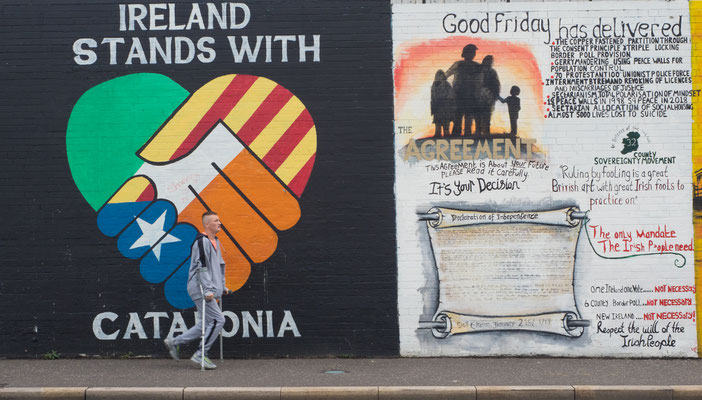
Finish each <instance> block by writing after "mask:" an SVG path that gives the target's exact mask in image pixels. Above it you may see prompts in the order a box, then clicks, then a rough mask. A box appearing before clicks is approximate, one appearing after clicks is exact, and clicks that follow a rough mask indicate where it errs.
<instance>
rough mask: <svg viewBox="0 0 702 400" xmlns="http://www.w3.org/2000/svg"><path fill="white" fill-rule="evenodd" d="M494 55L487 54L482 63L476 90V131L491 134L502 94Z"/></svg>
mask: <svg viewBox="0 0 702 400" xmlns="http://www.w3.org/2000/svg"><path fill="white" fill-rule="evenodd" d="M492 64H493V57H492V56H485V58H483V63H482V64H481V65H480V74H479V79H478V82H479V83H478V87H477V91H476V109H477V112H476V121H475V126H476V132H477V133H479V134H482V135H489V134H490V120H492V112H493V110H494V109H495V102H496V101H497V97H498V96H499V95H500V78H499V77H498V76H497V71H495V69H494V68H492Z"/></svg>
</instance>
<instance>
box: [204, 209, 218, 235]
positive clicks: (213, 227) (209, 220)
mask: <svg viewBox="0 0 702 400" xmlns="http://www.w3.org/2000/svg"><path fill="white" fill-rule="evenodd" d="M202 226H203V227H204V228H205V233H207V234H208V235H209V234H212V235H214V234H217V233H218V232H219V231H220V230H222V223H221V222H219V216H218V215H217V213H216V212H214V211H207V212H206V213H204V214H202Z"/></svg>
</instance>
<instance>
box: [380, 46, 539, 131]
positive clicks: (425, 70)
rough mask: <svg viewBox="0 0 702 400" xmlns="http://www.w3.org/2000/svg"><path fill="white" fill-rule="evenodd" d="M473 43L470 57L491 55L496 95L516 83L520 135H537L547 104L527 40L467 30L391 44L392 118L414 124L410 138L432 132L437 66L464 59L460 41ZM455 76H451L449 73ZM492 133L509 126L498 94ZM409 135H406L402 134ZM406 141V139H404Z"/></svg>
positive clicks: (504, 93) (506, 92) (478, 58)
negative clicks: (457, 34)
mask: <svg viewBox="0 0 702 400" xmlns="http://www.w3.org/2000/svg"><path fill="white" fill-rule="evenodd" d="M470 43H473V44H474V45H476V46H477V47H478V50H477V52H476V56H475V58H474V59H473V61H475V62H477V63H481V62H482V60H483V58H484V57H485V56H487V55H492V56H493V57H494V64H493V68H494V69H495V70H496V71H497V74H498V76H499V79H500V85H501V89H500V96H502V97H503V98H505V97H507V96H509V91H510V88H511V87H512V86H513V85H516V86H519V88H520V89H521V93H520V94H519V98H520V99H521V111H520V112H519V120H518V126H519V134H518V136H519V137H521V138H534V139H537V141H540V139H541V127H542V125H543V119H544V115H545V113H546V108H547V107H548V106H546V105H544V102H545V101H546V95H544V93H543V85H542V83H541V82H542V79H541V72H540V70H539V67H538V65H537V63H536V59H535V58H534V55H533V54H532V52H531V50H530V48H529V47H528V46H525V45H522V44H515V43H510V42H504V41H495V40H485V39H477V38H471V37H466V36H461V37H451V38H446V39H436V40H426V41H419V40H418V41H413V42H409V43H406V44H404V45H402V46H399V47H398V48H397V49H396V50H395V60H396V61H395V66H394V81H395V120H396V121H397V123H398V124H401V125H411V126H412V133H413V137H412V139H421V138H424V137H431V136H433V135H434V124H433V123H432V116H431V111H430V100H431V85H432V83H433V82H434V75H435V74H436V71H438V70H439V69H441V70H443V71H444V72H446V71H447V70H448V69H449V68H450V67H451V65H453V63H454V62H456V61H459V60H462V59H463V58H461V53H462V51H463V47H464V46H466V45H467V44H470ZM449 82H453V77H450V78H449ZM491 121H492V126H491V133H493V134H502V133H506V132H509V131H510V124H509V114H508V112H507V105H506V104H503V103H501V102H500V101H499V100H498V101H497V103H496V104H495V110H494V112H493V114H492V120H491ZM406 139H407V141H409V139H410V138H409V137H407V138H406ZM405 144H406V143H405Z"/></svg>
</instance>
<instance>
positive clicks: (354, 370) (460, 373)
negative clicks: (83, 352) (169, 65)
mask: <svg viewBox="0 0 702 400" xmlns="http://www.w3.org/2000/svg"><path fill="white" fill-rule="evenodd" d="M213 361H214V362H215V363H216V364H218V368H217V369H216V370H213V371H206V372H200V370H199V366H198V365H195V364H194V363H192V362H190V361H188V360H183V361H174V360H170V359H127V360H111V359H72V360H63V359H60V360H0V387H48V386H83V387H88V386H90V387H97V386H131V387H165V386H171V387H197V386H214V387H218V386H219V387H224V386H239V387H278V386H280V387H301V386H468V385H475V386H492V385H496V386H522V385H527V386H532V385H701V384H702V359H582V358H380V359H377V358H376V359H337V358H321V359H264V360H261V359H258V360H235V359H227V360H224V361H223V362H222V361H219V360H217V359H213ZM328 371H335V372H334V373H328ZM341 371H343V372H341Z"/></svg>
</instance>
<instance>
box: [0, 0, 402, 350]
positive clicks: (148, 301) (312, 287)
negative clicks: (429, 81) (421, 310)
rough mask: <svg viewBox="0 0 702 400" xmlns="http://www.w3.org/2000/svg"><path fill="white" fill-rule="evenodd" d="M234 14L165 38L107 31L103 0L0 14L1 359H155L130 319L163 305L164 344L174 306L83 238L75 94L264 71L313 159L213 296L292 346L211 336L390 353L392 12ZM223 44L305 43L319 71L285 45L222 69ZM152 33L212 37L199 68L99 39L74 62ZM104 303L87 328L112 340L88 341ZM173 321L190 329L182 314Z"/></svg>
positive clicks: (86, 231) (112, 243)
mask: <svg viewBox="0 0 702 400" xmlns="http://www.w3.org/2000/svg"><path fill="white" fill-rule="evenodd" d="M132 4H136V3H132ZM140 4H146V5H147V6H148V2H146V1H142V2H141V3H140ZM199 4H201V5H202V6H203V9H205V7H206V6H205V4H206V3H205V2H202V3H199ZM246 4H247V6H248V7H249V8H250V10H251V20H250V22H249V23H248V25H247V26H246V27H245V28H244V29H240V30H233V31H230V30H221V29H215V30H211V31H202V30H199V29H193V30H190V31H178V32H173V31H168V30H166V31H141V30H137V31H130V32H124V31H120V30H119V3H118V2H112V1H104V0H101V1H94V0H90V1H87V0H84V1H82V2H79V1H69V0H59V1H52V2H49V1H30V2H24V1H22V2H19V1H15V2H13V3H8V2H3V5H0V15H2V20H3V23H2V24H0V80H1V81H2V94H3V96H2V97H1V98H0V112H1V115H2V118H0V132H1V134H0V152H1V154H0V163H1V165H2V166H1V167H0V169H1V170H2V171H3V173H2V175H1V178H0V179H1V180H0V182H1V185H2V196H0V212H1V213H2V217H1V218H0V221H2V229H0V232H1V233H0V235H1V236H0V254H2V262H0V356H1V357H41V356H42V355H43V354H45V353H47V352H49V351H52V350H53V351H56V352H58V353H61V354H62V355H63V356H64V357H65V356H77V355H79V354H88V355H95V354H98V355H102V356H120V355H123V354H128V353H130V352H131V353H132V354H135V355H139V354H149V355H154V356H166V353H165V351H164V349H163V346H162V343H161V339H157V338H154V334H153V322H152V321H153V320H152V319H146V318H144V317H145V314H146V313H148V312H168V314H169V316H170V317H169V318H163V319H161V328H160V336H161V337H164V336H165V335H166V334H167V333H168V328H169V326H170V323H171V321H172V315H173V314H172V313H173V312H174V311H182V310H177V309H175V308H174V307H172V306H170V305H169V304H168V303H167V302H166V300H165V299H164V296H163V292H162V290H161V288H160V287H159V285H152V284H149V283H147V282H146V281H144V280H143V279H142V277H141V276H140V274H139V267H138V261H136V260H129V259H126V258H124V257H123V256H122V255H121V254H120V253H119V252H118V250H117V245H116V242H117V240H116V239H114V238H109V237H106V236H105V235H103V234H102V233H101V232H100V231H99V230H98V227H97V225H96V212H95V211H94V210H93V209H92V208H91V207H90V206H89V205H88V204H87V202H86V201H85V200H84V199H83V197H82V196H81V194H80V192H79V191H78V189H77V187H76V184H75V183H74V181H73V178H72V176H71V172H70V169H69V165H68V161H67V156H66V128H67V123H68V119H69V116H70V114H71V110H72V108H73V106H74V105H75V103H76V101H77V100H78V99H79V98H80V96H81V95H82V94H83V93H84V92H85V91H87V90H88V89H90V88H91V87H93V86H95V85H98V84H100V83H102V82H105V81H108V80H110V79H113V78H116V77H120V76H124V75H128V74H133V73H141V72H152V73H159V74H163V75H166V76H168V77H169V78H171V79H172V80H174V81H176V82H177V83H179V84H180V85H181V86H183V88H185V89H187V90H188V91H190V92H193V91H194V90H196V89H197V88H199V87H200V86H202V85H203V84H204V83H206V82H208V81H210V80H211V79H213V78H215V77H218V76H221V75H226V74H232V73H237V74H252V75H257V76H263V77H266V78H268V79H272V80H274V81H276V82H278V83H279V84H281V85H283V86H284V87H286V88H287V89H289V90H290V91H291V92H293V93H294V94H295V95H296V96H297V97H298V98H299V99H300V100H302V101H303V103H304V104H305V105H306V107H307V108H308V110H309V111H310V114H311V115H312V116H313V118H314V122H315V124H316V128H317V156H316V161H315V166H314V169H313V170H312V173H311V177H310V180H309V183H308V186H307V188H306V190H305V192H304V194H303V195H302V196H301V199H300V206H301V209H302V218H301V219H300V221H299V222H298V223H297V225H296V226H294V227H293V228H291V229H289V230H287V231H284V232H282V233H280V237H279V239H280V240H279V245H278V249H277V250H276V252H275V253H274V255H273V256H272V257H271V258H270V259H268V260H267V261H265V262H263V263H261V264H258V265H255V266H254V267H253V269H252V273H251V276H250V277H249V279H248V282H247V283H246V284H245V286H244V287H243V288H242V289H241V290H239V291H237V292H236V293H235V294H233V295H232V296H230V297H228V298H227V299H226V303H225V309H226V310H231V311H233V312H234V313H235V314H237V315H238V316H239V317H241V312H242V311H248V312H250V313H251V314H253V315H256V311H257V310H261V311H264V315H265V311H273V313H274V314H273V315H274V316H275V319H276V320H275V321H274V325H275V332H276V333H277V332H278V326H279V324H280V319H281V318H282V312H283V310H289V311H290V312H291V313H292V315H293V316H294V319H295V322H296V325H297V328H298V329H299V331H300V334H301V336H300V337H294V336H293V335H291V334H290V332H288V333H287V335H285V336H284V337H282V338H270V337H262V338H259V337H250V338H243V337H242V335H241V332H242V329H241V328H240V329H239V331H238V334H236V335H235V336H233V337H231V338H227V339H226V341H225V349H226V355H227V356H230V357H269V356H273V357H276V356H310V357H312V356H329V355H350V356H383V355H385V356H391V355H397V353H398V347H399V344H398V323H397V284H396V280H397V272H396V242H395V220H394V218H395V212H394V202H393V175H394V170H393V168H394V167H393V156H392V154H393V151H392V145H393V143H392V130H393V125H392V119H393V116H392V93H393V91H392V75H391V70H392V69H391V48H392V46H391V37H390V2H381V1H379V2H368V1H348V0H344V1H305V2H290V1H280V2H272V1H258V0H257V1H250V2H247V3H246ZM190 10H191V6H190V2H189V1H188V2H176V17H177V23H183V22H184V21H186V20H187V19H188V15H189V13H190ZM227 35H248V36H250V37H251V38H252V39H253V38H254V37H255V36H256V35H307V37H309V38H311V37H312V35H320V39H321V49H320V62H310V60H309V59H308V61H307V62H299V60H298V55H297V47H295V46H291V47H290V49H291V51H290V55H289V57H290V59H289V61H288V62H281V61H280V58H279V57H280V55H279V53H277V54H276V53H275V52H274V60H273V62H271V63H265V62H263V61H262V58H261V59H260V60H259V61H258V62H242V63H235V62H234V61H233V58H232V56H231V51H230V49H229V44H228V42H227V39H226V36H227ZM150 36H155V37H164V36H186V37H189V38H191V39H193V41H195V40H197V39H198V38H200V37H202V36H211V37H214V38H215V40H216V44H215V45H214V46H213V48H214V49H215V50H216V52H217V56H216V59H215V60H214V62H211V63H202V62H199V61H197V59H196V60H194V61H193V62H190V63H187V64H180V65H175V64H171V65H167V64H164V63H163V62H159V63H157V64H155V65H142V64H140V63H139V61H138V60H136V61H135V62H134V63H133V64H132V65H125V64H124V62H125V60H126V58H127V48H128V46H125V47H122V48H120V50H119V51H118V53H117V63H116V65H110V63H109V59H110V56H109V52H108V49H109V47H108V45H106V44H105V45H100V46H99V47H98V49H96V55H97V61H96V62H95V63H93V64H91V65H78V64H77V63H76V62H75V61H74V57H75V56H76V54H75V53H74V51H73V45H74V42H75V41H76V40H78V39H80V38H93V39H95V40H96V41H97V42H98V43H100V42H101V40H102V39H103V38H105V37H123V38H125V40H126V42H127V43H128V44H129V43H130V40H131V37H138V38H141V39H142V42H143V43H146V42H148V39H147V38H148V37H150ZM105 151H109V149H105ZM108 311H109V312H114V313H116V314H117V315H118V316H119V317H118V319H117V320H115V321H114V322H111V321H103V327H104V328H105V330H106V331H115V330H117V329H119V330H120V332H121V333H120V335H119V337H118V338H117V339H116V340H98V339H97V338H96V337H95V334H94V332H93V320H94V318H95V317H96V315H98V314H99V313H102V312H108ZM182 312H183V317H184V318H185V320H186V322H187V323H188V324H189V325H190V324H192V312H191V310H185V311H182ZM129 313H137V315H138V316H139V318H140V321H141V323H142V324H143V327H144V330H145V332H146V334H147V336H148V338H147V339H139V338H138V336H137V335H136V334H134V335H131V339H129V340H127V339H123V338H122V336H123V334H124V332H125V330H126V329H127V324H128V322H129V319H130V317H129ZM225 329H230V326H228V327H225ZM264 330H265V328H264ZM254 336H255V335H254ZM215 349H216V347H215Z"/></svg>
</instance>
